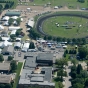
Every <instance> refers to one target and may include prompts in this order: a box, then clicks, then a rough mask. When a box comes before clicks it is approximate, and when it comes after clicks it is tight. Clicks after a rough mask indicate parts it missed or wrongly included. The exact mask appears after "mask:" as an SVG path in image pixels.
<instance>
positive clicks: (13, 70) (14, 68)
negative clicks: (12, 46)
mask: <svg viewBox="0 0 88 88" xmlns="http://www.w3.org/2000/svg"><path fill="white" fill-rule="evenodd" d="M10 66H11V72H15V70H16V69H17V63H16V61H14V60H13V61H11V63H10Z"/></svg>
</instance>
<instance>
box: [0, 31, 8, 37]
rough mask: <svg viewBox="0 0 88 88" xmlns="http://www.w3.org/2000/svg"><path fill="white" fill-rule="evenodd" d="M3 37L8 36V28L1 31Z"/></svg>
mask: <svg viewBox="0 0 88 88" xmlns="http://www.w3.org/2000/svg"><path fill="white" fill-rule="evenodd" d="M0 35H1V37H7V36H8V32H7V31H6V30H3V31H2V32H1V33H0Z"/></svg>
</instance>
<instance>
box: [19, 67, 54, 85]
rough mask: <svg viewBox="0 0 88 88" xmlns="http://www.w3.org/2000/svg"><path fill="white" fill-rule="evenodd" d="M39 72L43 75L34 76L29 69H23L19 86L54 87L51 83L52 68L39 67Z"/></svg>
mask: <svg viewBox="0 0 88 88" xmlns="http://www.w3.org/2000/svg"><path fill="white" fill-rule="evenodd" d="M40 68H41V71H45V74H42V73H40V74H34V73H33V71H34V70H35V69H34V70H29V69H23V70H22V73H21V77H20V80H19V84H38V85H50V86H54V85H55V83H52V81H51V80H52V67H40Z"/></svg>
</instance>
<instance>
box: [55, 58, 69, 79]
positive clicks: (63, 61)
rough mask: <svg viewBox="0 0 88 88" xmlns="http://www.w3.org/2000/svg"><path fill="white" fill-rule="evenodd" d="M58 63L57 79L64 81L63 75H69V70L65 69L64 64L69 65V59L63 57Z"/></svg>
mask: <svg viewBox="0 0 88 88" xmlns="http://www.w3.org/2000/svg"><path fill="white" fill-rule="evenodd" d="M56 65H57V68H58V72H57V78H56V79H60V80H61V81H63V76H67V72H66V71H64V66H66V65H68V64H67V60H66V59H64V58H62V59H60V60H56Z"/></svg>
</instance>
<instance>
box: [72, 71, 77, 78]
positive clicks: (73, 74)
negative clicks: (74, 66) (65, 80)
mask: <svg viewBox="0 0 88 88" xmlns="http://www.w3.org/2000/svg"><path fill="white" fill-rule="evenodd" d="M76 75H77V74H76V71H72V72H71V77H72V78H73V79H75V78H76Z"/></svg>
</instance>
